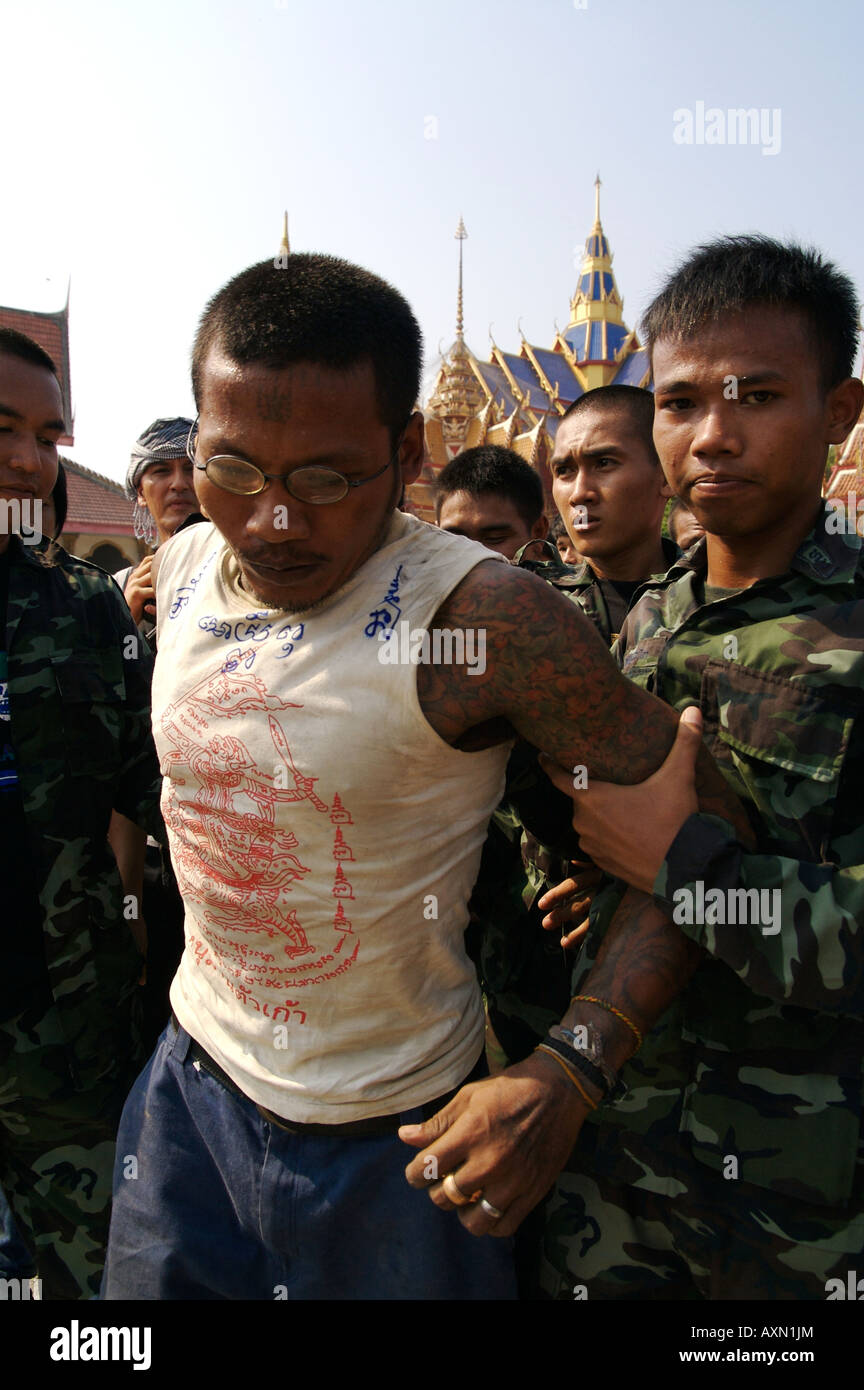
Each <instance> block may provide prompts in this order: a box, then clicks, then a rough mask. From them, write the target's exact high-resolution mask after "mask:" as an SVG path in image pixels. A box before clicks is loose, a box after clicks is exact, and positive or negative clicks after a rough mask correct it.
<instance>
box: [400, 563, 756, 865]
mask: <svg viewBox="0 0 864 1390" xmlns="http://www.w3.org/2000/svg"><path fill="white" fill-rule="evenodd" d="M433 623H434V625H435V626H436V627H447V628H460V627H461V628H463V629H473V630H475V631H477V632H479V633H481V634H482V635H483V638H484V642H485V650H486V669H485V671H484V672H483V673H482V674H476V673H475V674H471V673H469V672H468V671H467V670H466V669H464V668H461V667H458V666H432V665H421V666H419V667H418V673H417V689H418V695H419V698H420V703H421V706H422V708H423V711H424V713H425V715H426V718H427V719H428V720H429V722H430V724H431V725H432V727H433V728H434V729H435V730H436V732H438V733H439V734H440V735H441V737H442V738H444V739H446V740H447V741H448V742H449V743H452V744H453V745H454V746H456V747H461V748H468V749H470V748H472V747H478V746H483V741H484V737H485V744H486V745H488V744H491V743H495V742H500V741H501V740H502V739H503V738H505V737H507V736H508V733H509V736H511V737H512V735H513V733H514V731H515V732H517V733H519V734H520V735H521V736H522V737H523V738H525V739H527V740H528V742H529V743H532V744H534V746H535V747H537V748H540V749H541V750H542V751H543V752H545V753H548V754H549V755H550V756H551V757H553V758H554V759H555V760H556V761H557V762H559V763H561V764H562V765H563V766H565V767H576V766H584V767H585V768H586V771H587V775H588V777H589V778H590V777H592V776H593V777H596V778H598V779H602V780H604V781H607V782H619V783H629V782H641V781H643V780H644V779H645V778H646V777H649V776H650V775H651V773H652V772H655V771H656V770H657V768H658V767H659V766H660V764H661V763H662V762H663V761H664V759H665V757H666V755H667V754H668V752H669V750H670V748H671V747H672V744H673V742H674V739H675V731H676V728H677V725H678V716H677V715H676V713H675V711H674V710H672V709H670V708H669V707H668V706H667V705H664V704H663V702H662V701H661V700H658V699H657V698H656V697H655V696H653V695H649V694H648V693H647V692H646V691H644V690H640V689H639V687H638V686H636V685H634V684H632V682H630V681H628V680H627V678H626V677H625V676H623V675H622V674H621V672H620V671H619V670H618V668H617V666H616V665H615V662H614V661H613V660H612V657H611V656H610V655H609V652H608V651H607V649H606V647H605V645H604V643H603V641H602V639H601V638H600V636H599V635H598V634H597V633H596V632H595V630H594V628H593V626H592V625H591V623H590V621H589V620H588V619H587V618H586V617H585V615H584V614H583V613H581V612H580V610H579V609H578V608H577V606H576V605H575V604H573V603H571V602H570V601H569V600H568V599H566V598H564V597H563V595H561V594H560V593H558V592H557V591H556V590H555V589H554V588H553V587H552V586H551V585H550V584H547V583H545V581H544V580H542V579H539V578H537V576H536V575H533V574H530V573H528V572H527V571H525V570H520V569H517V568H515V567H514V566H511V565H502V564H499V563H497V562H495V563H490V564H480V565H477V566H476V568H475V569H473V570H472V571H471V572H470V574H468V575H467V576H466V578H465V579H464V580H463V581H462V582H461V583H460V584H459V585H457V587H456V588H455V589H454V590H453V592H452V593H451V594H450V595H449V596H448V598H447V599H446V600H445V602H444V604H442V606H441V608H440V609H439V610H438V613H437V614H436V615H435V618H434V620H433ZM696 788H697V792H698V795H699V805H700V809H701V810H702V811H706V812H710V813H712V814H714V815H719V816H722V817H723V818H724V819H726V820H728V821H731V822H732V824H733V825H734V826H735V827H736V831H737V833H738V834H739V837H740V838H741V839H742V842H743V843H750V842H751V833H750V829H749V825H748V822H747V819H746V816H745V814H744V811H743V808H742V807H741V806H740V804H739V802H738V801H737V799H736V798H735V797H734V796H733V795H732V793H731V792H730V791H728V789H727V787H726V784H725V782H724V781H723V779H722V777H721V775H720V773H719V772H718V771H717V769H716V767H715V765H714V763H713V761H712V759H711V757H710V755H709V754H708V752H707V751H706V750H705V749H703V750H702V752H701V754H700V758H699V763H698V765H697V778H696Z"/></svg>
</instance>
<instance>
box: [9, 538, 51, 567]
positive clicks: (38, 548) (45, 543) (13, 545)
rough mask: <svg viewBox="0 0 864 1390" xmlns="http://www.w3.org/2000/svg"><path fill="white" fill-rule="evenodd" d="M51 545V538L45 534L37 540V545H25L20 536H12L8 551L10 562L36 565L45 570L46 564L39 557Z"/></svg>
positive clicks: (11, 563) (12, 563)
mask: <svg viewBox="0 0 864 1390" xmlns="http://www.w3.org/2000/svg"><path fill="white" fill-rule="evenodd" d="M50 545H51V540H50V539H49V538H47V537H45V536H42V537H41V539H40V540H38V541H36V543H35V545H25V544H24V542H23V541H22V539H21V537H20V536H10V537H9V546H8V552H7V553H8V555H9V564H10V566H11V565H20V564H26V565H35V566H36V568H37V569H39V570H43V569H44V568H45V565H44V563H43V562H42V560H40V559H39V558H38V557H39V556H40V555H45V554H46V552H47V550H48V548H49V546H50Z"/></svg>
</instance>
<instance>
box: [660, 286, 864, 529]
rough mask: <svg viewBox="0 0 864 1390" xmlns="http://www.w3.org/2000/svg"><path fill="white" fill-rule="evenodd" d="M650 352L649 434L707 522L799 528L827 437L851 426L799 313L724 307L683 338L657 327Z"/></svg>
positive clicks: (817, 484)
mask: <svg viewBox="0 0 864 1390" xmlns="http://www.w3.org/2000/svg"><path fill="white" fill-rule="evenodd" d="M652 362H653V368H654V383H655V384H654V399H655V418H654V443H655V445H656V447H657V452H658V453H659V455H660V459H661V462H662V464H663V468H664V471H665V473H666V476H667V478H668V479H669V482H670V483H671V485H672V488H673V490H674V491H675V492H676V493H677V494H678V496H679V497H680V498H681V500H682V501H683V502H684V504H685V506H687V507H689V509H690V511H692V513H693V515H694V516H695V517H696V518H697V520H698V521H699V522H700V524H701V525H702V526H704V528H705V530H706V531H707V532H708V533H709V534H715V535H719V536H723V537H729V538H733V537H736V536H748V535H750V536H752V535H754V534H755V533H759V532H764V533H767V532H771V531H775V529H776V528H778V527H786V526H788V527H789V528H790V530H791V529H799V530H803V531H804V532H806V530H807V529H809V526H810V525H811V524H812V519H813V516H814V514H815V511H816V509H817V508H818V506H819V498H820V493H821V484H822V477H823V473H824V468H825V459H826V455H827V451H828V445H829V444H830V443H832V442H837V441H839V440H840V439H842V438H844V437H845V434H846V432H847V431H848V428H849V427H850V426H849V425H845V426H844V425H843V423H842V418H841V417H842V416H843V413H844V409H845V407H844V405H843V401H844V400H845V397H846V396H848V395H849V392H848V390H844V389H842V388H835V389H834V390H833V391H829V392H828V393H825V391H824V389H823V386H822V382H821V376H820V371H819V362H818V359H817V357H816V353H815V350H814V347H813V343H812V340H811V338H810V337H809V335H808V333H807V331H806V326H805V323H804V321H803V320H802V318H801V317H800V315H798V314H797V313H795V312H794V311H790V310H787V309H779V308H767V307H757V308H754V309H751V310H748V311H746V312H745V313H741V314H736V315H730V316H729V317H728V318H726V319H724V320H723V322H722V323H720V324H707V325H704V326H702V327H700V329H699V332H698V334H697V335H696V336H695V337H693V338H689V339H685V340H684V341H683V342H677V341H673V340H671V339H666V338H663V339H660V340H659V341H658V342H657V343H656V344H655V345H654V352H653V356H652ZM853 419H854V416H853ZM838 431H839V432H838Z"/></svg>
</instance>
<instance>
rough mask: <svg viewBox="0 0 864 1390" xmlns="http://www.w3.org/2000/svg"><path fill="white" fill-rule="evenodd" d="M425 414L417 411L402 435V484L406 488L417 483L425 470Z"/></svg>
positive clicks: (400, 458)
mask: <svg viewBox="0 0 864 1390" xmlns="http://www.w3.org/2000/svg"><path fill="white" fill-rule="evenodd" d="M424 452H425V449H424V435H423V412H422V411H420V410H415V411H414V414H413V415H412V416H411V419H410V420H409V421H408V424H407V425H406V426H405V431H404V433H403V435H402V443H401V445H400V446H399V467H400V469H401V471H402V482H403V483H404V484H405V486H406V487H409V486H410V485H411V483H416V481H417V479H418V478H419V477H420V473H421V470H422V468H423V457H424Z"/></svg>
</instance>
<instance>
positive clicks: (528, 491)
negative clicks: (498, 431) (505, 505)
mask: <svg viewBox="0 0 864 1390" xmlns="http://www.w3.org/2000/svg"><path fill="white" fill-rule="evenodd" d="M454 492H467V493H468V494H469V495H470V496H471V497H481V496H482V495H483V494H484V493H488V492H494V493H496V494H497V495H498V496H499V497H506V498H507V499H508V501H510V502H512V503H513V505H514V507H515V508H516V510H517V512H518V513H519V515H520V517H521V518H522V520H523V521H524V522H525V525H526V526H533V525H534V524H535V522H537V521H539V520H540V517H541V516H542V515H543V507H544V500H545V499H544V497H543V484H542V483H541V481H540V478H539V477H538V475H537V474H536V473H535V472H534V469H533V468H532V467H531V465H530V463H526V462H525V460H524V459H523V458H520V457H519V455H518V454H516V453H514V452H513V450H512V449H505V448H503V447H502V445H500V444H481V445H479V446H478V447H477V448H476V449H465V450H464V452H463V453H461V454H457V455H456V457H455V459H451V461H450V462H449V463H447V464H445V465H444V467H443V468H442V469H441V472H440V473H439V474H438V477H437V478H436V479H435V517H436V519H437V518H439V517H440V516H441V505H442V503H443V501H444V498H445V497H449V496H450V495H451V493H454Z"/></svg>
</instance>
